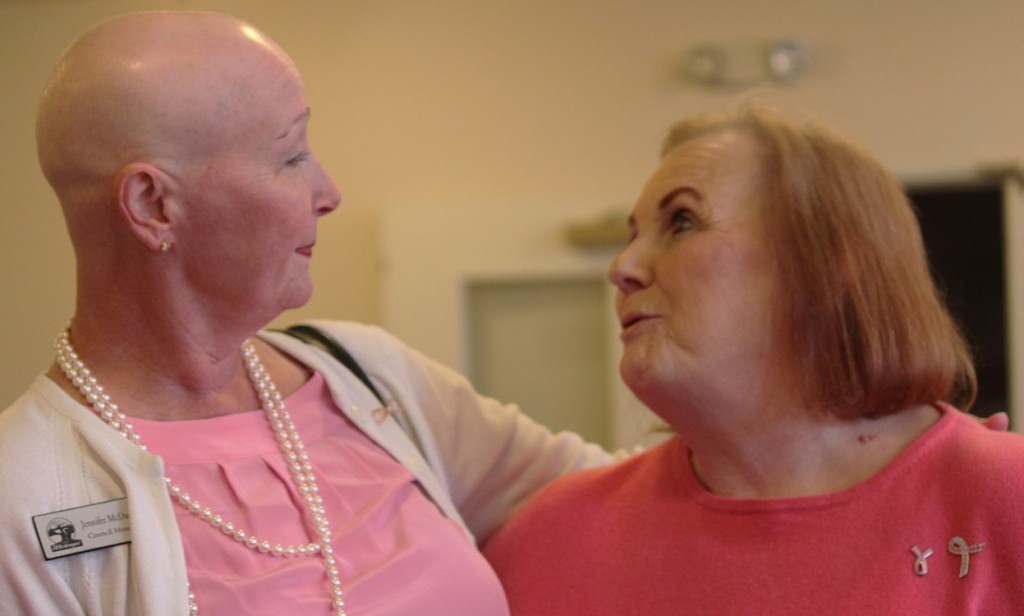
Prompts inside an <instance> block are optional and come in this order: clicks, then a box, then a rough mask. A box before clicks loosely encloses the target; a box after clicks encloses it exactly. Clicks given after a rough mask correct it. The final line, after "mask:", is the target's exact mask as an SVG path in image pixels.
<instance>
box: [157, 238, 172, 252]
mask: <svg viewBox="0 0 1024 616" xmlns="http://www.w3.org/2000/svg"><path fill="white" fill-rule="evenodd" d="M171 246H173V244H172V243H171V242H168V241H167V240H164V241H162V242H160V252H170V251H171Z"/></svg>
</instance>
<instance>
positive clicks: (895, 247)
mask: <svg viewBox="0 0 1024 616" xmlns="http://www.w3.org/2000/svg"><path fill="white" fill-rule="evenodd" d="M727 130H737V131H742V132H744V133H746V134H749V135H751V136H752V137H753V138H754V139H755V141H756V142H757V144H758V146H759V152H760V162H761V168H760V169H759V170H758V172H759V176H760V180H761V183H760V188H761V190H762V199H761V203H762V212H761V220H762V221H763V229H764V234H765V239H766V243H767V246H768V248H769V251H770V254H771V255H772V257H773V258H774V261H775V265H776V267H777V273H778V280H779V285H778V292H777V293H778V295H777V297H776V301H775V304H774V306H773V309H774V317H773V318H774V323H773V326H774V328H775V333H776V335H777V338H776V339H777V340H778V341H779V342H778V344H780V345H781V347H780V348H779V350H780V352H781V353H783V357H786V358H789V360H791V361H790V362H789V363H788V366H789V367H790V368H792V369H793V370H795V371H796V372H795V373H794V374H795V375H796V376H797V377H798V378H797V380H796V382H798V383H800V384H801V386H802V387H803V388H804V391H803V392H802V393H803V395H804V397H805V399H806V400H807V401H808V402H809V403H812V404H814V405H815V406H820V407H822V408H824V409H826V410H827V411H828V412H831V413H833V414H835V415H837V416H840V417H848V418H852V417H858V416H880V415H885V414H888V413H893V412H897V411H900V410H903V409H906V408H908V407H911V406H914V405H917V404H922V403H933V402H935V401H937V400H943V401H946V402H949V403H951V404H953V405H955V406H958V407H960V408H961V409H964V410H967V409H969V408H970V406H971V405H972V404H973V403H974V399H975V396H976V394H977V380H976V377H975V371H974V364H973V361H972V358H971V353H970V349H969V347H968V345H967V342H966V340H965V339H964V336H963V335H962V333H961V331H960V328H959V327H958V325H957V323H956V322H955V320H954V319H953V317H952V316H951V314H950V313H949V310H948V309H947V308H946V305H945V302H944V300H943V298H942V297H941V295H940V293H939V291H938V289H937V288H936V285H935V283H934V281H933V280H932V276H931V273H930V270H929V265H928V259H927V255H926V252H925V246H924V241H923V240H922V237H921V231H920V227H919V225H918V222H917V217H916V215H915V212H914V208H913V206H912V204H911V203H910V200H909V199H908V198H907V196H906V194H905V192H904V191H903V189H902V186H901V184H900V182H899V181H898V180H897V179H896V178H895V177H894V176H893V175H892V174H891V173H890V172H889V171H888V170H887V169H886V168H885V167H884V166H883V165H882V164H881V163H880V162H879V161H878V160H877V159H876V158H875V157H874V156H872V155H871V154H869V153H868V152H867V151H865V150H864V149H862V148H861V147H859V146H857V145H856V144H854V143H852V142H851V141H849V140H848V139H846V138H845V137H843V136H841V135H839V134H838V133H836V132H834V131H832V130H829V129H827V128H825V127H823V126H820V125H818V124H815V123H812V122H797V121H794V120H790V119H788V118H786V117H785V116H783V115H782V114H780V113H778V112H775V111H773V110H772V109H770V108H767V107H762V106H757V105H753V104H748V105H744V106H742V107H741V108H737V109H735V110H731V111H727V112H716V113H709V114H704V115H699V116H695V117H692V118H689V119H686V120H684V121H682V122H680V123H679V124H676V125H675V126H674V127H673V128H672V129H671V131H670V132H669V134H668V136H667V138H666V140H665V142H664V145H663V148H662V154H663V155H664V154H667V153H668V152H669V151H670V150H672V149H673V148H675V147H676V146H678V145H679V144H681V143H683V142H686V141H689V140H691V139H694V138H696V137H699V136H702V135H707V134H709V133H715V132H720V131H727Z"/></svg>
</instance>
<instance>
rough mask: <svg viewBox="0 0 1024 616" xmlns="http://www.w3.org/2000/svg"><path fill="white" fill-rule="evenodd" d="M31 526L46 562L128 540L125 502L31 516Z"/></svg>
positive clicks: (121, 499)
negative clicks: (33, 528) (33, 527)
mask: <svg viewBox="0 0 1024 616" xmlns="http://www.w3.org/2000/svg"><path fill="white" fill-rule="evenodd" d="M32 523H33V524H34V525H35V527H36V537H37V538H38V539H39V547H41V548H43V558H45V559H46V560H53V559H54V558H63V557H65V556H71V555H73V554H80V553H82V552H91V551H92V550H99V549H102V548H109V547H111V546H115V545H122V544H125V543H131V540H132V537H131V524H130V522H129V519H128V499H127V498H118V499H114V500H110V501H106V502H103V503H95V504H92V505H84V506H82V507H74V508H72V509H65V510H64V511H54V512H53V513H44V514H42V515H36V516H32Z"/></svg>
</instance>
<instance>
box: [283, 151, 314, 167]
mask: <svg viewBox="0 0 1024 616" xmlns="http://www.w3.org/2000/svg"><path fill="white" fill-rule="evenodd" d="M308 158H309V152H306V151H303V152H299V153H298V154H296V155H295V156H293V157H291V158H289V159H288V162H287V163H285V164H286V165H288V166H289V167H296V166H298V165H300V164H302V163H303V162H305V161H306V160H307V159H308Z"/></svg>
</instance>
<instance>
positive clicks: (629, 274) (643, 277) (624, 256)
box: [608, 241, 650, 293]
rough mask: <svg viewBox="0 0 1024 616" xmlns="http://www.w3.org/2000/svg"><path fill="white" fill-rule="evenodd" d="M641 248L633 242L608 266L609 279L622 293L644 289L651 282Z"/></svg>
mask: <svg viewBox="0 0 1024 616" xmlns="http://www.w3.org/2000/svg"><path fill="white" fill-rule="evenodd" d="M640 253H641V249H640V247H639V246H638V245H637V244H636V242H635V241H634V242H631V243H630V244H629V245H628V246H626V247H625V248H624V249H623V250H622V252H620V253H619V254H618V256H616V257H615V259H613V260H612V263H611V265H610V266H609V267H608V280H610V281H611V283H612V284H613V285H615V287H616V288H617V289H618V290H619V292H621V293H629V292H631V291H635V290H637V289H642V288H643V287H645V286H647V285H648V284H649V283H650V275H649V273H648V272H647V269H646V268H645V267H644V266H643V262H642V259H641V254H640Z"/></svg>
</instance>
